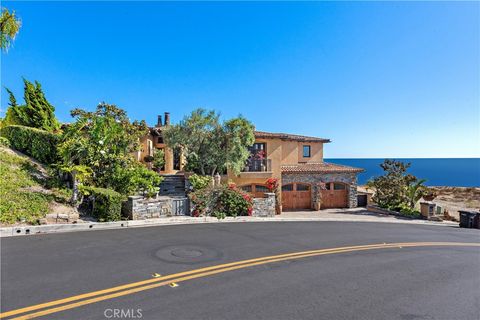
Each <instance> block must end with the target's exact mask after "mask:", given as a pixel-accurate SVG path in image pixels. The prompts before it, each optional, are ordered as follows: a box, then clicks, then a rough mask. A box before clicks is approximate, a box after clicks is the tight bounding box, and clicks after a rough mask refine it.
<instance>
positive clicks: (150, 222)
mask: <svg viewBox="0 0 480 320" xmlns="http://www.w3.org/2000/svg"><path fill="white" fill-rule="evenodd" d="M309 221H318V222H380V223H406V224H417V225H431V226H443V227H458V223H456V222H434V221H427V220H398V219H391V218H380V219H379V218H368V217H364V216H363V217H341V218H332V217H312V218H281V217H274V218H267V217H265V218H262V217H237V218H232V217H226V218H225V219H223V220H218V219H217V218H214V217H201V218H193V217H168V218H157V219H147V220H130V221H117V222H90V223H76V224H49V225H41V226H17V227H3V228H0V238H4V237H14V236H25V235H34V234H48V233H62V232H76V231H93V230H108V229H123V228H138V227H153V226H171V225H181V224H203V223H232V222H236V223H238V222H309Z"/></svg>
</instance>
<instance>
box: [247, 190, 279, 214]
mask: <svg viewBox="0 0 480 320" xmlns="http://www.w3.org/2000/svg"><path fill="white" fill-rule="evenodd" d="M252 215H253V216H254V217H274V216H275V193H269V192H267V193H265V198H253V212H252Z"/></svg>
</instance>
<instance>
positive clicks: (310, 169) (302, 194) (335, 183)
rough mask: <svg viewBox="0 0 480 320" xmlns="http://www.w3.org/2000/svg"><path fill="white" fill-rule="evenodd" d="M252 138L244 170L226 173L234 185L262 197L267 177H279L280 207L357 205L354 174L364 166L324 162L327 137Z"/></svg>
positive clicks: (261, 135) (271, 135) (266, 134)
mask: <svg viewBox="0 0 480 320" xmlns="http://www.w3.org/2000/svg"><path fill="white" fill-rule="evenodd" d="M255 138H256V139H255V144H254V145H253V146H252V147H251V149H250V151H251V157H250V158H249V161H248V163H247V165H246V167H245V169H244V172H241V173H240V174H239V175H235V174H233V173H232V172H229V173H228V179H229V180H231V181H233V182H235V183H236V184H237V186H239V187H240V188H242V189H243V190H245V191H248V192H251V193H253V194H254V195H256V196H261V193H263V192H266V191H267V189H266V187H265V182H266V180H267V179H269V178H276V179H278V182H279V185H280V186H281V192H280V193H279V195H280V197H281V203H282V210H309V209H312V210H320V209H324V208H353V207H356V206H357V174H358V173H360V172H362V171H363V169H360V168H353V167H348V166H344V165H339V164H334V163H327V162H324V161H323V146H324V144H325V143H330V140H329V139H323V138H317V137H308V136H301V135H295V134H286V133H271V132H262V131H256V132H255ZM320 197H321V201H320Z"/></svg>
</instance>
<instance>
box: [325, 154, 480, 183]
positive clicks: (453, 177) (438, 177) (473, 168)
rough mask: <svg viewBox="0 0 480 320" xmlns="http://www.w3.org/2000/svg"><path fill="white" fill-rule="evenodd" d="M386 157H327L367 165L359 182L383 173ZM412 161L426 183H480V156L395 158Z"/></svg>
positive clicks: (332, 160) (359, 165) (418, 174)
mask: <svg viewBox="0 0 480 320" xmlns="http://www.w3.org/2000/svg"><path fill="white" fill-rule="evenodd" d="M383 160H384V159H325V161H326V162H333V163H338V164H343V165H347V166H352V167H358V168H363V169H365V172H362V173H360V174H359V175H358V184H361V185H362V184H365V183H366V182H367V181H368V180H369V179H370V178H372V177H375V176H379V175H382V174H383V170H382V168H380V164H381V163H382V162H383ZM395 160H399V161H403V162H410V163H411V166H410V168H409V169H408V172H409V173H411V174H413V175H414V176H416V177H417V178H419V179H427V182H425V185H427V186H452V187H480V158H432V159H424V158H421V159H420V158H414V159H395Z"/></svg>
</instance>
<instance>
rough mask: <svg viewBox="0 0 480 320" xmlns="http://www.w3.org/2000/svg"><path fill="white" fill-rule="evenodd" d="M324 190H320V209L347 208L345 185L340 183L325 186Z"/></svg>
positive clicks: (330, 183)
mask: <svg viewBox="0 0 480 320" xmlns="http://www.w3.org/2000/svg"><path fill="white" fill-rule="evenodd" d="M325 188H326V190H322V209H327V208H346V207H348V192H347V185H346V184H344V183H340V182H329V183H326V184H325Z"/></svg>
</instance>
